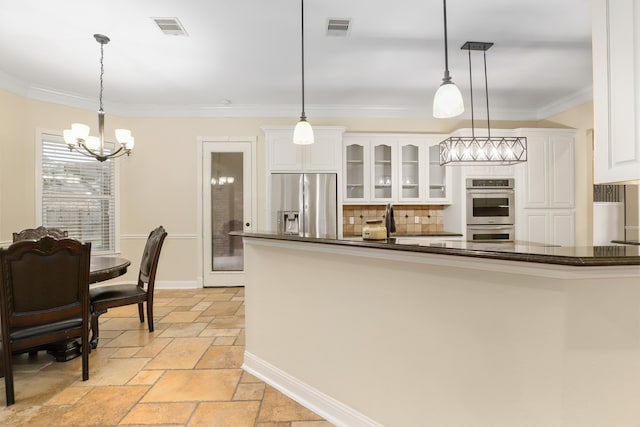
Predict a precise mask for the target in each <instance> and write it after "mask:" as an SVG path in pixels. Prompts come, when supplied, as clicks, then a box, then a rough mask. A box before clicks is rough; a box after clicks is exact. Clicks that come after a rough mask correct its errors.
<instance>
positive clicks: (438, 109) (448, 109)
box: [433, 0, 464, 119]
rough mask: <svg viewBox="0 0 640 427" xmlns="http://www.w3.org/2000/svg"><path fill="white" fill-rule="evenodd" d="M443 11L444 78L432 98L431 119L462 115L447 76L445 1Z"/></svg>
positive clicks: (456, 93)
mask: <svg viewBox="0 0 640 427" xmlns="http://www.w3.org/2000/svg"><path fill="white" fill-rule="evenodd" d="M442 7H443V11H444V77H443V78H442V84H441V85H440V87H439V88H438V90H437V91H436V94H435V96H434V97H433V117H435V118H438V119H446V118H449V117H455V116H459V115H460V114H462V113H464V102H463V101H462V94H461V93H460V89H458V86H456V85H455V83H453V81H451V76H450V75H449V52H448V50H449V48H448V43H447V0H442Z"/></svg>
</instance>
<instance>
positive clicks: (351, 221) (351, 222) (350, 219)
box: [349, 216, 354, 225]
mask: <svg viewBox="0 0 640 427" xmlns="http://www.w3.org/2000/svg"><path fill="white" fill-rule="evenodd" d="M353 223H354V221H353V217H352V216H350V217H349V224H350V225H353Z"/></svg>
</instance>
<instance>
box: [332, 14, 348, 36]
mask: <svg viewBox="0 0 640 427" xmlns="http://www.w3.org/2000/svg"><path fill="white" fill-rule="evenodd" d="M350 29H351V19H350V18H329V20H328V21H327V35H328V36H338V37H346V36H348V35H349V30H350Z"/></svg>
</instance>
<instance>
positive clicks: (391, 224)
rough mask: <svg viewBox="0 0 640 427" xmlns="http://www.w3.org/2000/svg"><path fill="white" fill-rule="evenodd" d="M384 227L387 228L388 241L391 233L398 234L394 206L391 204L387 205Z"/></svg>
mask: <svg viewBox="0 0 640 427" xmlns="http://www.w3.org/2000/svg"><path fill="white" fill-rule="evenodd" d="M384 225H385V227H386V228H387V239H388V238H389V236H390V235H391V233H395V232H396V220H395V219H394V218H393V206H391V203H387V209H386V210H385V213H384Z"/></svg>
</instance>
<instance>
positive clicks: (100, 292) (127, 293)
mask: <svg viewBox="0 0 640 427" xmlns="http://www.w3.org/2000/svg"><path fill="white" fill-rule="evenodd" d="M165 237H167V232H166V231H165V230H164V227H162V226H159V227H158V228H156V229H154V230H153V231H151V233H149V237H148V238H147V243H146V244H145V246H144V251H143V253H142V260H141V261H140V272H139V273H138V282H137V283H119V284H115V285H105V286H97V287H93V288H91V289H90V290H89V299H90V301H91V330H92V332H91V346H92V348H96V347H97V346H98V340H99V339H100V331H99V327H98V318H99V317H100V315H101V314H104V313H106V312H107V310H108V309H110V308H114V307H121V306H124V305H131V304H138V314H139V316H140V323H144V309H143V303H145V302H146V304H147V323H148V325H149V332H153V289H154V287H155V282H156V270H157V269H158V260H159V259H160V250H161V249H162V244H163V242H164V239H165Z"/></svg>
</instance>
